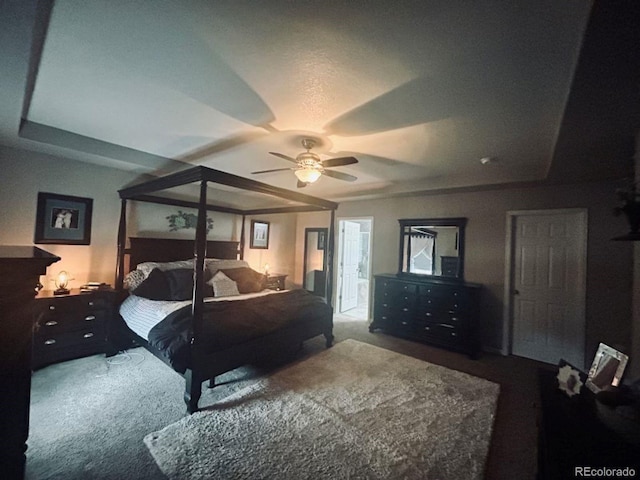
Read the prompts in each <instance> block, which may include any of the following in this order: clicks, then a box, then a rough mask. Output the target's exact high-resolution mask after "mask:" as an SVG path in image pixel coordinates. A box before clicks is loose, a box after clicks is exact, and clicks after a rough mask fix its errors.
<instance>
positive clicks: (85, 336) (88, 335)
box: [83, 333, 93, 338]
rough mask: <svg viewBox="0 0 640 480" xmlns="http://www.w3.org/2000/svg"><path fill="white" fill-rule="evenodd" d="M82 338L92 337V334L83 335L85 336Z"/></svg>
mask: <svg viewBox="0 0 640 480" xmlns="http://www.w3.org/2000/svg"><path fill="white" fill-rule="evenodd" d="M83 337H84V338H91V337H93V333H85V334H84V335H83Z"/></svg>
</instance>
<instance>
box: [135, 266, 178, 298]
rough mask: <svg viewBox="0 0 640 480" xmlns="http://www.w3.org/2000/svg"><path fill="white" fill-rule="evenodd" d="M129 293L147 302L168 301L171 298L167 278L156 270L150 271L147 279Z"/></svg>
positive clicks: (160, 271)
mask: <svg viewBox="0 0 640 480" xmlns="http://www.w3.org/2000/svg"><path fill="white" fill-rule="evenodd" d="M134 271H135V270H134ZM131 293H132V294H134V295H137V296H138V297H144V298H148V299H149V300H169V299H170V296H171V290H170V289H169V282H168V280H167V277H166V276H165V274H164V272H163V271H162V270H160V269H158V268H154V269H153V270H151V273H149V275H148V276H147V278H145V279H144V280H143V281H142V282H141V283H140V285H138V287H137V288H135V289H133V290H131Z"/></svg>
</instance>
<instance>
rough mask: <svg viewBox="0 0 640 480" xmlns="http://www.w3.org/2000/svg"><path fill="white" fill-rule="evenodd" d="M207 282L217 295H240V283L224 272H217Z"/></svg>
mask: <svg viewBox="0 0 640 480" xmlns="http://www.w3.org/2000/svg"><path fill="white" fill-rule="evenodd" d="M207 283H208V284H209V285H211V286H212V287H213V294H214V296H216V297H230V296H233V295H240V292H239V291H238V284H237V283H236V282H234V281H233V280H231V279H230V278H229V277H227V276H226V275H225V274H224V272H220V271H219V272H217V273H216V274H215V275H214V276H213V277H212V278H211V280H209V281H208V282H207Z"/></svg>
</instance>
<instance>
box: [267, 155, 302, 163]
mask: <svg viewBox="0 0 640 480" xmlns="http://www.w3.org/2000/svg"><path fill="white" fill-rule="evenodd" d="M269 153H270V154H271V155H275V156H276V157H280V158H283V159H284V160H288V161H290V162H293V163H298V161H297V160H296V159H295V158H292V157H290V156H289V155H285V154H284V153H278V152H269Z"/></svg>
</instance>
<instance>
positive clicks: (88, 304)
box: [39, 294, 109, 314]
mask: <svg viewBox="0 0 640 480" xmlns="http://www.w3.org/2000/svg"><path fill="white" fill-rule="evenodd" d="M41 303H43V304H44V305H41V306H40V307H39V308H40V309H41V311H47V312H50V313H68V312H73V313H78V314H81V312H91V311H94V310H105V309H107V308H108V307H109V305H108V301H107V299H106V298H104V297H101V296H97V295H91V294H79V295H73V296H64V297H62V296H61V297H54V298H47V299H43V300H42V302H41Z"/></svg>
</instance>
